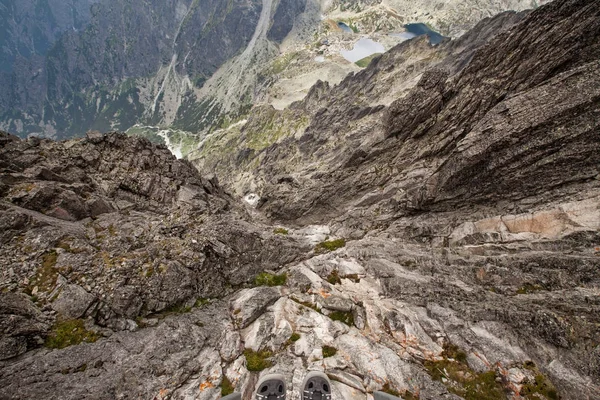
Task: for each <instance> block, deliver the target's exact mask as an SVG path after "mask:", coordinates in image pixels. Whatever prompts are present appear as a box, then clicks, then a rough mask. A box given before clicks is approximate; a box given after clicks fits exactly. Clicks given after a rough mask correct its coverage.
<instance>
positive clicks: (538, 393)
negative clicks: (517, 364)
mask: <svg viewBox="0 0 600 400" xmlns="http://www.w3.org/2000/svg"><path fill="white" fill-rule="evenodd" d="M523 367H524V368H527V369H529V370H531V371H533V372H534V373H535V378H534V379H533V381H531V382H527V383H525V384H524V385H523V387H522V388H521V393H520V395H521V396H522V397H523V398H524V399H527V400H538V399H549V400H558V399H560V396H559V395H558V392H557V391H556V388H555V387H554V385H553V384H552V382H550V380H548V378H546V377H545V376H544V375H543V374H542V373H541V372H540V371H539V370H538V368H537V367H536V365H535V363H533V362H532V361H527V362H526V363H525V364H523Z"/></svg>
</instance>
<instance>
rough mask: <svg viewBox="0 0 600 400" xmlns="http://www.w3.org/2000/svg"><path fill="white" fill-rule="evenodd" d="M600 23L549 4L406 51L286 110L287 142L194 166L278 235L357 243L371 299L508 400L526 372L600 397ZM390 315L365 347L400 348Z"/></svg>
mask: <svg viewBox="0 0 600 400" xmlns="http://www.w3.org/2000/svg"><path fill="white" fill-rule="evenodd" d="M599 20H600V8H599V4H598V3H597V2H594V1H579V0H572V1H557V2H554V3H552V4H549V5H547V6H544V7H541V8H540V9H538V10H536V11H534V12H531V13H523V14H514V13H505V14H502V15H499V16H497V17H495V18H492V19H489V20H485V21H482V22H481V23H480V24H479V25H478V26H477V27H476V28H475V29H474V30H473V32H471V33H467V34H466V35H465V36H464V37H463V38H461V39H460V40H457V41H450V42H445V43H442V44H441V45H439V46H438V47H436V48H431V47H429V46H428V44H427V42H426V41H425V40H419V39H415V40H413V41H410V42H407V43H403V44H401V45H399V46H398V47H396V48H394V49H393V50H392V51H390V52H388V53H386V54H384V55H383V56H381V57H379V58H376V59H374V60H373V61H372V63H371V64H370V65H369V67H368V68H366V69H365V70H364V71H361V72H360V73H358V74H355V75H353V76H350V77H348V78H346V79H345V80H344V81H343V82H342V83H341V84H340V85H338V86H336V87H331V88H330V87H327V85H322V84H321V85H317V86H315V87H314V88H313V90H312V92H311V94H309V96H308V97H307V98H306V99H305V100H304V101H303V102H301V103H296V104H295V105H294V106H293V107H291V109H292V110H302V111H304V114H303V115H304V116H305V117H306V116H308V118H309V122H308V127H307V128H306V129H305V130H304V131H303V132H302V133H298V132H294V133H293V134H290V135H287V136H285V135H284V139H279V140H277V141H276V142H274V143H273V144H271V145H269V146H267V147H265V148H264V149H263V150H261V151H259V152H244V151H243V148H244V143H243V141H242V142H241V143H238V144H237V146H238V148H241V149H242V150H241V151H239V152H233V155H232V157H231V158H227V156H225V161H223V156H221V160H220V161H219V163H218V164H217V163H215V164H211V163H210V162H208V163H207V162H206V161H207V160H210V157H206V158H205V159H202V158H201V159H202V162H203V164H198V165H203V166H204V167H209V168H214V170H215V171H218V172H217V173H219V174H220V176H224V177H226V178H225V180H224V182H225V185H226V187H229V188H232V190H235V191H238V193H239V194H242V195H244V194H247V193H248V192H252V193H253V194H254V195H256V197H259V198H260V200H259V201H258V202H256V204H257V210H258V211H261V212H264V213H265V214H266V215H268V216H269V217H271V218H273V219H275V220H277V221H278V222H279V223H283V224H287V225H292V226H293V225H300V226H302V225H305V224H310V223H324V222H328V224H329V226H330V228H331V234H332V235H333V236H335V237H338V238H346V239H354V241H352V242H350V244H349V245H347V251H348V252H349V253H347V254H348V255H352V257H355V259H356V260H357V261H358V263H359V265H361V267H363V268H364V270H365V271H366V272H365V273H366V276H367V277H373V278H374V279H375V280H376V281H377V282H378V283H379V284H381V285H382V286H381V287H382V293H383V296H385V297H386V298H389V299H394V301H399V302H401V303H402V304H410V307H417V308H419V307H421V308H423V309H425V310H427V311H426V312H424V313H425V314H426V315H427V316H428V317H431V318H432V319H433V320H435V321H437V323H439V326H440V331H439V332H440V333H441V332H442V331H443V332H444V334H445V335H447V336H446V338H447V340H448V341H449V342H452V343H454V344H456V345H458V346H459V347H461V348H466V349H467V350H468V351H467V354H466V359H467V362H468V364H469V365H470V366H471V367H473V368H475V369H478V368H481V369H478V370H479V371H482V370H487V371H490V369H494V368H493V367H492V366H496V367H499V368H500V369H497V370H496V378H498V379H499V380H503V379H505V378H506V379H508V381H506V382H507V383H508V382H509V381H510V382H511V383H510V384H509V387H511V388H512V389H511V390H516V392H514V393H513V396H516V393H521V394H522V395H523V396H525V394H524V393H525V392H526V389H523V388H524V386H523V385H524V384H525V383H524V382H526V379H525V380H520V378H518V377H519V376H521V375H520V374H521V373H526V371H523V370H522V366H523V365H524V364H525V363H527V362H528V361H532V362H533V363H534V364H535V365H536V366H537V367H536V368H539V371H540V372H543V373H544V374H547V376H548V377H549V379H550V380H551V381H552V382H554V384H555V385H556V388H557V391H558V393H559V394H560V396H561V397H563V398H574V399H576V398H595V397H598V396H599V394H598V393H599V392H598V390H599V389H598V388H599V384H600V382H599V381H598V378H597V377H598V369H597V364H598V363H597V360H596V357H597V354H598V334H599V332H600V331H599V330H598V323H599V321H598V318H597V317H596V316H595V315H596V314H598V304H597V302H596V301H595V297H597V296H596V294H597V293H596V292H597V290H596V287H597V285H598V279H599V275H598V274H597V273H596V272H595V271H596V270H597V268H598V265H599V264H598V262H599V261H598V243H599V236H598V232H599V231H598V227H599V221H600V219H599V215H598V209H599V207H600V206H599V203H598V196H599V195H600V181H599V180H598V176H599V175H598V174H599V172H600V171H599V170H598V164H599V163H598V161H599V160H598V158H597V155H598V154H600V153H599V151H598V150H599V148H598V146H599V145H600V140H599V138H600V136H598V134H599V132H600V131H599V129H600V127H599V125H598V122H597V121H598V118H597V109H598V106H599V99H600V96H599V95H600V93H599V92H598V88H600V82H598V76H600V75H599V74H598V72H599V71H598V62H597V59H598V55H599V54H598V49H599V47H598V44H599V43H600V32H599V31H598V26H599V24H598V21H599ZM417 54H424V55H426V56H425V58H427V60H423V59H419V58H417V57H416V55H417ZM396 82H398V84H397V85H395V83H396ZM286 112H288V113H289V112H290V111H289V110H287V111H286ZM260 113H261V114H259V115H266V113H265V112H264V111H260ZM253 118H254V119H255V120H256V119H258V118H259V117H258V116H253ZM270 118H272V117H270ZM251 128H252V125H251V124H250V120H249V122H248V123H247V124H246V125H244V126H242V127H241V128H240V131H241V132H245V133H246V135H247V136H250V132H249V130H250V129H251ZM236 174H239V175H236ZM355 246H356V247H355ZM347 257H348V256H344V257H341V259H342V260H343V261H344V262H348V261H349V260H348V258H347ZM330 272H331V271H327V272H325V274H322V275H321V276H328V275H327V274H329V273H330ZM317 273H320V271H318V270H317ZM332 280H335V277H333V278H332ZM342 281H343V279H342ZM361 282H362V279H361ZM362 290H364V291H368V289H367V288H363V289H361V291H358V292H357V293H356V295H357V296H358V293H363V292H362ZM305 300H306V299H305V298H302V299H301V301H305ZM323 307H325V306H323ZM438 307H441V308H438ZM388 310H389V309H388ZM353 313H354V309H353ZM382 313H383V312H382ZM395 313H396V312H391V313H390V314H389V317H385V318H383V322H382V323H381V325H379V328H377V329H375V330H376V332H377V333H378V334H379V332H381V331H382V330H386V329H387V332H389V333H390V334H391V335H392V336H394V335H395V334H396V332H397V331H398V330H402V329H403V328H404V329H405V333H406V332H411V334H415V333H413V332H415V331H414V330H412V328H408V327H407V325H406V322H405V321H406V320H407V317H402V318H400V317H398V316H397V314H396V316H395V315H394V314H395ZM356 314H357V315H360V314H358V313H356ZM383 314H384V315H385V314H386V313H383ZM368 315H369V310H368V308H367V319H368ZM422 315H423V314H422ZM415 318H416V319H418V320H419V321H425V319H424V317H423V316H419V317H415ZM424 323H425V322H424ZM425 324H426V325H428V326H429V328H424V329H425V330H427V329H431V327H432V326H434V325H433V322H431V323H425ZM367 325H368V326H372V325H369V324H367ZM415 335H416V336H417V337H418V336H419V335H418V334H415ZM334 336H335V335H334ZM428 336H429V338H433V337H435V334H434V333H433V331H432V332H429V334H428ZM336 337H337V336H336ZM440 337H441V336H440ZM484 338H485V339H484ZM405 340H408V339H405ZM487 340H489V341H490V342H489V343H487V344H486V343H484V342H486V341H487ZM434 341H435V340H434ZM492 342H495V344H492ZM418 343H419V344H420V345H424V344H425V343H429V340H428V339H427V338H421V339H419V340H418ZM438 345H440V344H439V343H438ZM471 346H473V347H471ZM475 348H476V349H475ZM469 349H470V350H469ZM473 349H475V350H473ZM429 351H432V352H434V354H442V353H435V352H436V351H439V349H438V350H434V348H433V347H430V348H429ZM471 351H472V353H471ZM425 354H427V353H425ZM446 354H447V351H446ZM482 355H483V357H482ZM416 357H417V358H419V357H420V356H416ZM423 357H424V358H425V359H427V357H428V356H427V355H424V356H423ZM356 362H358V361H356ZM518 364H519V365H521V366H518ZM353 365H354V366H356V364H353ZM325 368H326V369H327V368H328V367H325ZM329 368H331V367H329ZM513 368H517V369H519V370H520V371H521V372H518V371H516V370H515V371H512V372H509V371H510V370H512V369H513ZM359 369H360V368H359ZM502 371H504V372H502ZM403 374H407V373H403ZM381 376H384V375H383V373H382V375H381ZM444 379H446V380H448V379H450V378H449V377H448V376H445V377H444ZM511 379H512V380H511ZM450 380H451V379H450ZM345 381H346V382H347V383H349V382H350V380H345ZM446 383H448V381H446ZM396 385H399V386H400V383H399V382H396ZM452 385H453V384H452V383H450V384H449V386H450V387H452ZM425 386H427V385H425ZM455 389H456V388H455ZM407 390H408V389H407ZM453 390H454V389H453ZM367 391H369V390H368V389H367ZM453 393H457V394H460V393H459V392H457V391H454V392H453ZM462 395H463V396H464V393H463V394H462ZM430 397H431V398H437V397H435V395H433V394H432V395H430ZM440 397H441V395H440Z"/></svg>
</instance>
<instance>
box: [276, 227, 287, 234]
mask: <svg viewBox="0 0 600 400" xmlns="http://www.w3.org/2000/svg"><path fill="white" fill-rule="evenodd" d="M273 233H274V234H276V235H287V234H289V232H288V230H287V229H285V228H275V229H273Z"/></svg>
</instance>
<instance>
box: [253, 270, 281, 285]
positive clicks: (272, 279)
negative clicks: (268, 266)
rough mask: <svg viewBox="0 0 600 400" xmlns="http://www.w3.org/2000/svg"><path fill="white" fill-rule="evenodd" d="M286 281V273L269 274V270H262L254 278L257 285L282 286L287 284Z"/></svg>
mask: <svg viewBox="0 0 600 400" xmlns="http://www.w3.org/2000/svg"><path fill="white" fill-rule="evenodd" d="M286 282H287V274H286V273H283V274H280V275H273V274H269V273H268V272H261V273H260V274H258V276H257V277H256V278H254V284H255V285H256V286H282V285H285V283H286Z"/></svg>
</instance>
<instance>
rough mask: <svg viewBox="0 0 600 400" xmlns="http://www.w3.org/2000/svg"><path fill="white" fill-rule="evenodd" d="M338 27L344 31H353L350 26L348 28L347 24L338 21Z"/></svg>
mask: <svg viewBox="0 0 600 400" xmlns="http://www.w3.org/2000/svg"><path fill="white" fill-rule="evenodd" d="M337 24H338V27H339V28H340V29H341V30H343V31H344V32H348V33H354V31H353V30H352V28H350V27H349V26H348V25H346V24H345V23H343V22H338V23H337Z"/></svg>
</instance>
